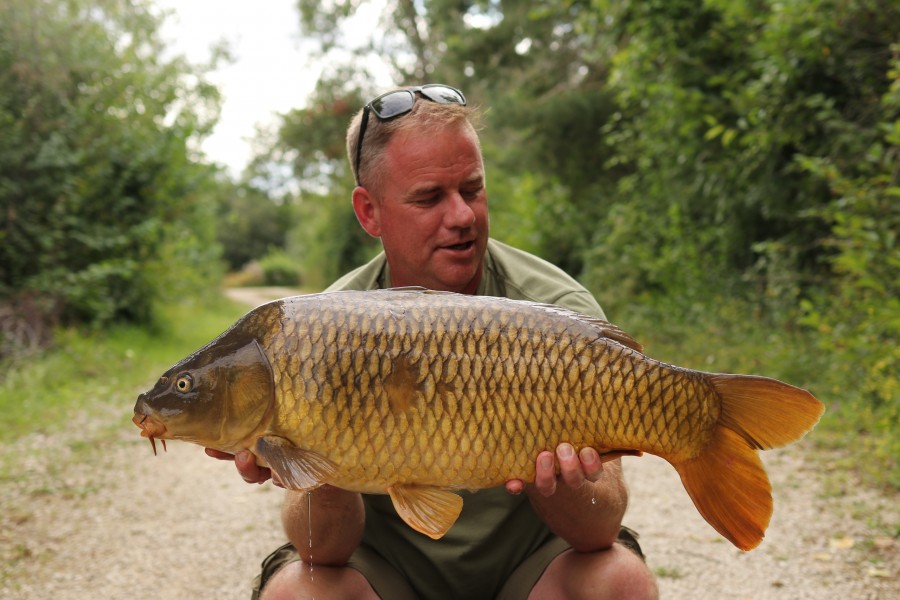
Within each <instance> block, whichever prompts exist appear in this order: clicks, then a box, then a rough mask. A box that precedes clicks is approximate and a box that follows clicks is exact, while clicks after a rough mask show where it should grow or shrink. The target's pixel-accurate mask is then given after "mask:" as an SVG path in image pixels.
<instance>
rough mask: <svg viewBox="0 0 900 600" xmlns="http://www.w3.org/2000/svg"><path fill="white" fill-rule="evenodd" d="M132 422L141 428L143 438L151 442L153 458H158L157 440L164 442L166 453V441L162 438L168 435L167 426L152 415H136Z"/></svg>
mask: <svg viewBox="0 0 900 600" xmlns="http://www.w3.org/2000/svg"><path fill="white" fill-rule="evenodd" d="M131 421H132V422H133V423H134V424H135V425H137V426H138V427H140V428H141V437H145V438H147V439H149V440H150V446H151V447H152V448H153V456H156V439H157V438H159V441H161V442H162V447H163V451H166V440H165V439H163V437H162V436H164V435H165V434H166V426H165V425H163V424H162V423H160V422H159V421H157V420H156V419H154V418H153V417H151V416H150V415H142V414H139V413H135V415H134V417H132V418H131Z"/></svg>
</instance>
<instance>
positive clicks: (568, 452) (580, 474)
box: [506, 443, 603, 496]
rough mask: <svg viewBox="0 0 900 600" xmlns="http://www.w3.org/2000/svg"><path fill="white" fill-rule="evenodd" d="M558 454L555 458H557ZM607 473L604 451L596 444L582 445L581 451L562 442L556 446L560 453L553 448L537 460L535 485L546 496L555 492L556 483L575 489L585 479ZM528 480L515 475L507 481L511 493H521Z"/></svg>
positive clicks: (597, 477) (595, 479) (595, 477)
mask: <svg viewBox="0 0 900 600" xmlns="http://www.w3.org/2000/svg"><path fill="white" fill-rule="evenodd" d="M554 458H555V460H554ZM557 461H558V463H559V475H557V473H556V462H557ZM602 474H603V463H602V462H601V461H600V455H599V454H597V451H596V450H594V449H593V448H582V449H581V452H579V453H578V455H576V454H575V448H573V447H572V445H571V444H566V443H563V444H560V445H559V446H557V448H556V456H555V457H554V454H553V453H552V452H550V451H549V450H545V451H544V452H541V453H540V454H538V457H537V460H536V462H535V471H534V487H535V488H536V489H537V491H538V492H539V493H540V494H541V495H542V496H552V495H553V494H555V493H556V486H557V484H558V482H559V481H562V482H563V483H565V484H566V485H567V486H569V487H570V488H571V489H573V490H577V489H578V488H580V487H581V486H582V485H584V484H585V482H588V483H594V482H595V481H597V480H599V479H600V477H601V476H602ZM524 489H525V482H523V481H522V480H521V479H511V480H509V481H507V482H506V491H507V492H509V493H510V494H521V493H522V491H523V490H524Z"/></svg>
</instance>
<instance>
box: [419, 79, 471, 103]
mask: <svg viewBox="0 0 900 600" xmlns="http://www.w3.org/2000/svg"><path fill="white" fill-rule="evenodd" d="M421 92H422V95H423V96H427V97H428V99H429V100H431V101H432V102H437V103H438V104H459V105H461V106H465V105H466V99H465V97H464V96H463V95H462V92H460V91H459V90H456V89H453V88H452V87H449V86H446V85H440V84H435V85H425V86H422V89H421Z"/></svg>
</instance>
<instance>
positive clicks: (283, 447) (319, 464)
mask: <svg viewBox="0 0 900 600" xmlns="http://www.w3.org/2000/svg"><path fill="white" fill-rule="evenodd" d="M256 453H257V454H258V455H259V456H261V457H262V458H263V459H264V460H265V461H266V462H267V463H268V464H269V468H270V469H272V470H273V471H274V472H275V473H277V474H278V477H279V479H281V482H282V483H283V484H284V485H285V486H286V487H287V488H288V489H292V490H311V489H314V488H317V487H319V486H320V485H322V484H323V483H325V482H326V481H327V480H328V478H329V477H331V476H332V475H334V473H335V472H336V471H337V466H336V465H335V464H334V463H333V462H331V461H330V460H328V459H327V458H325V457H324V456H322V455H321V454H317V453H315V452H312V451H310V450H304V449H303V448H298V447H297V446H294V445H293V444H292V443H290V442H289V441H287V440H286V439H284V438H280V437H263V438H259V440H258V441H257V442H256Z"/></svg>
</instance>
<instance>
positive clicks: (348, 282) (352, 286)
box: [325, 252, 387, 292]
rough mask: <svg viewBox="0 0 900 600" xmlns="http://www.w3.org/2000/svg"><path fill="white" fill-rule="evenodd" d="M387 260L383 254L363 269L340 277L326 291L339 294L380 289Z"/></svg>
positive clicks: (363, 266) (360, 268) (354, 270)
mask: <svg viewBox="0 0 900 600" xmlns="http://www.w3.org/2000/svg"><path fill="white" fill-rule="evenodd" d="M386 262H387V260H386V259H385V256H384V252H381V253H380V254H378V256H376V257H375V258H373V259H372V260H370V261H369V262H367V263H366V264H364V265H362V266H361V267H357V268H355V269H353V270H352V271H350V272H349V273H347V274H345V275H343V276H342V277H340V278H339V279H338V280H337V281H335V282H334V283H332V284H331V285H330V286H328V288H327V289H326V290H325V291H326V292H337V291H341V290H371V289H375V288H378V287H380V285H379V280H380V278H381V274H382V272H383V271H384V267H385V264H386Z"/></svg>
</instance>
